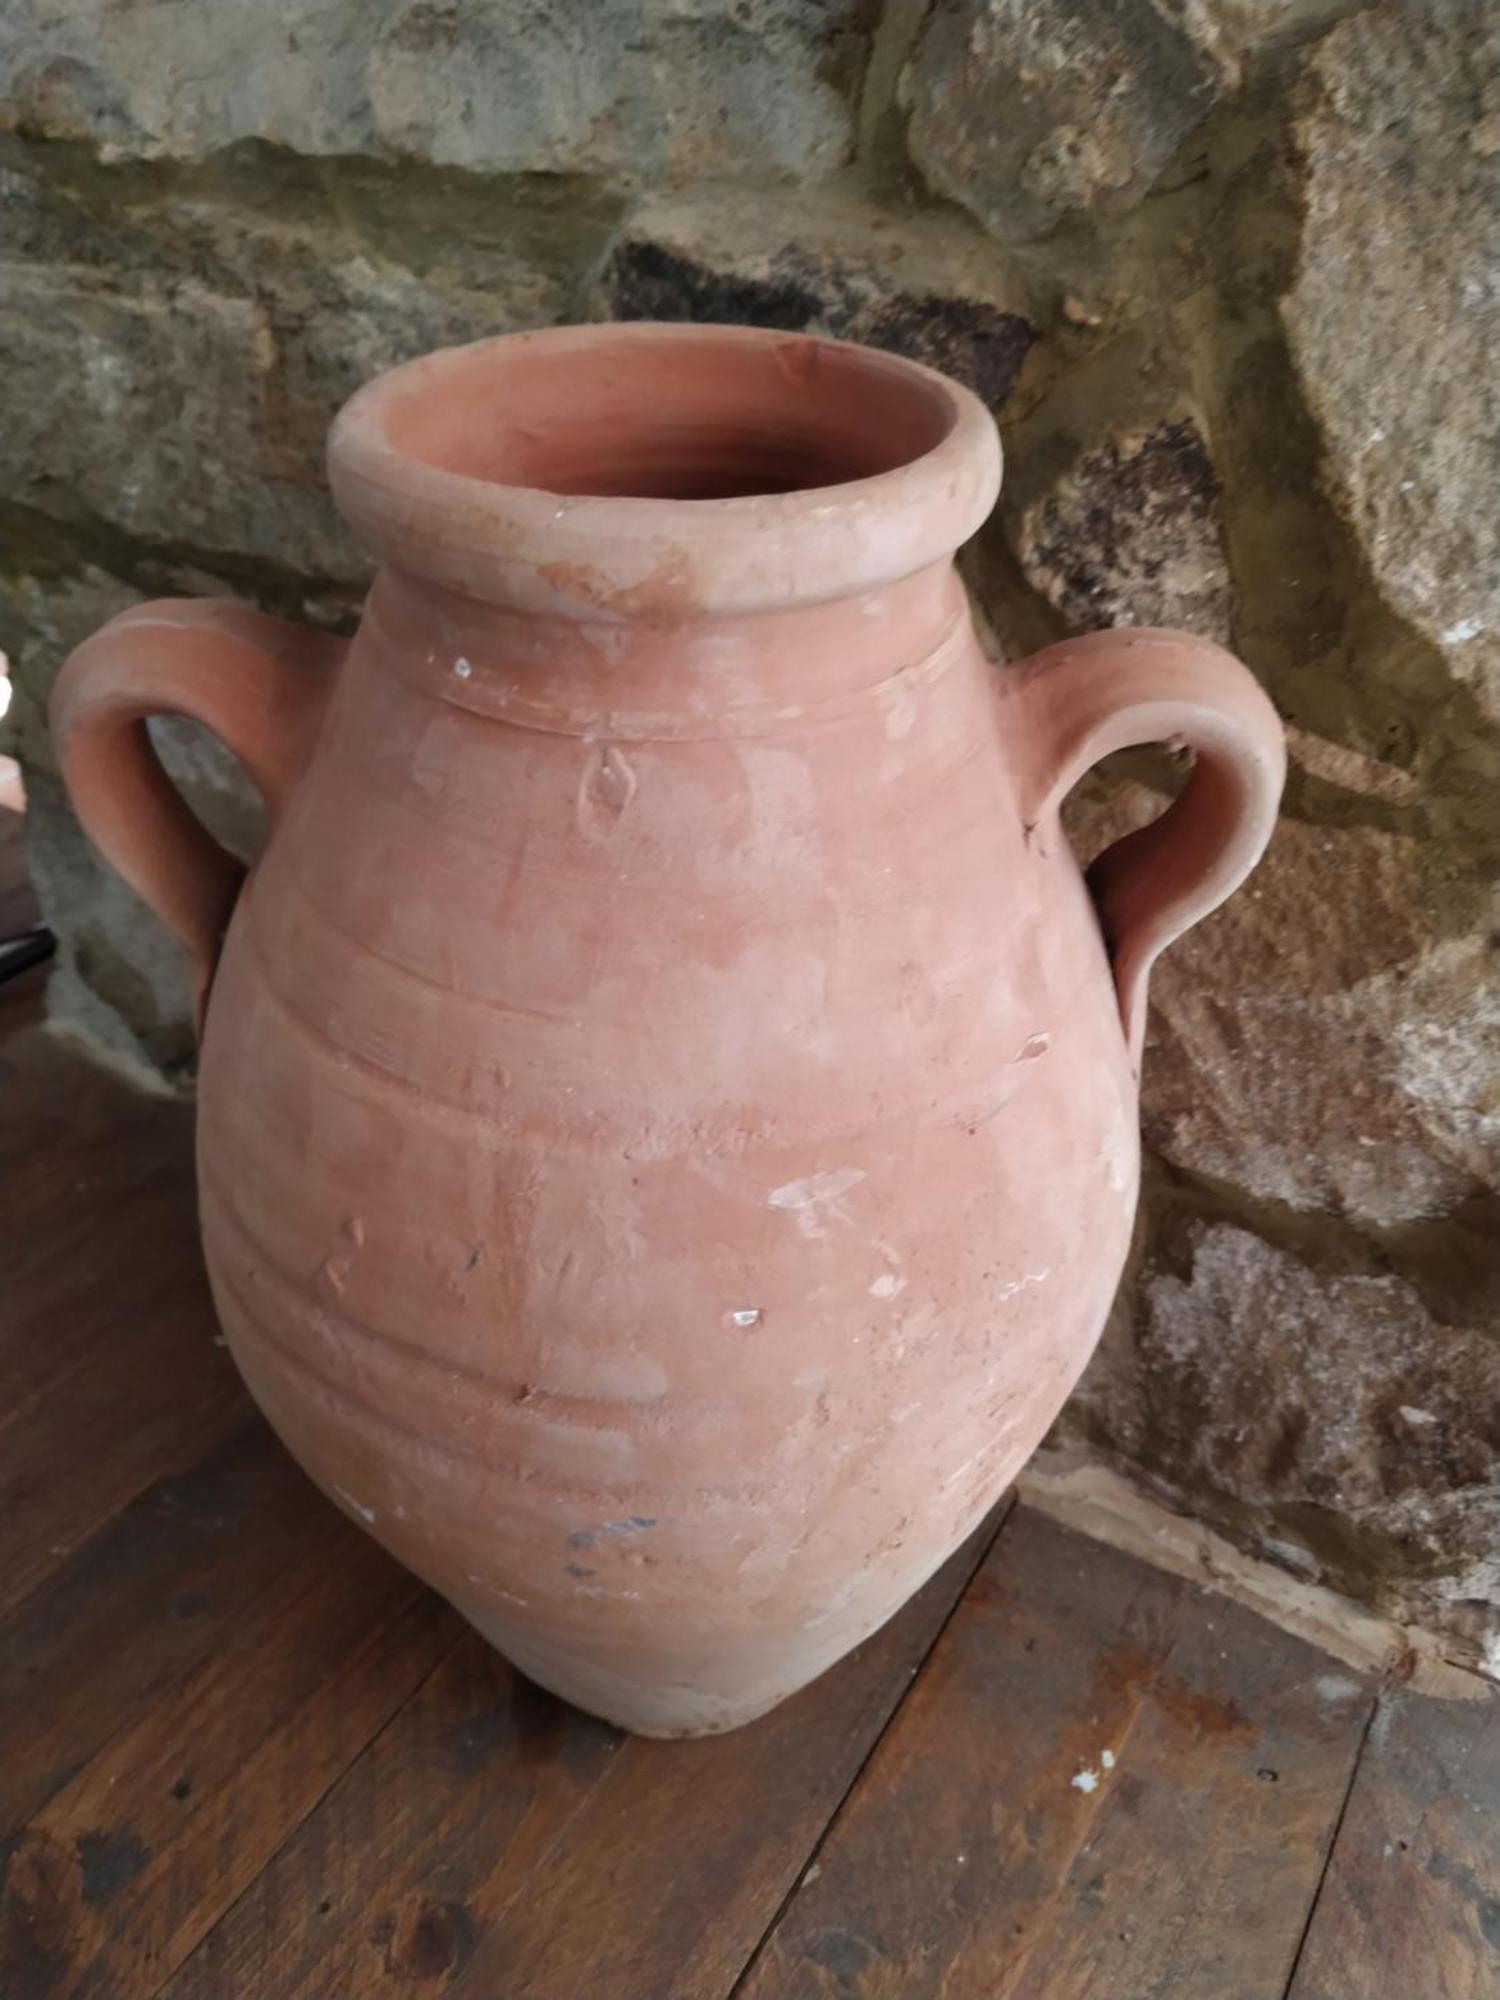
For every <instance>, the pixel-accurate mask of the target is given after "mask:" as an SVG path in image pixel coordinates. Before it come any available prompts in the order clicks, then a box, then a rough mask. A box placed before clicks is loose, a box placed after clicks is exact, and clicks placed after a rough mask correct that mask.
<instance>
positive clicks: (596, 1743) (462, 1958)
mask: <svg viewBox="0 0 1500 2000" xmlns="http://www.w3.org/2000/svg"><path fill="white" fill-rule="evenodd" d="M975 1553H976V1552H975V1551H972V1550H971V1551H968V1552H967V1561H968V1564H969V1566H970V1567H972V1563H973V1561H974V1559H975ZM966 1573H967V1572H966V1569H965V1558H964V1557H960V1558H958V1559H956V1560H955V1563H954V1565H953V1566H952V1567H951V1568H950V1569H948V1570H947V1571H945V1572H944V1574H943V1575H942V1576H941V1577H940V1578H937V1579H934V1581H933V1583H932V1584H931V1585H929V1586H928V1589H927V1591H926V1592H924V1593H923V1594H922V1595H921V1597H920V1598H919V1599H918V1600H917V1601H916V1602H914V1603H913V1604H912V1605H910V1606H908V1607H907V1610H906V1611H905V1612H904V1613H903V1614H902V1616H901V1617H900V1618H899V1619H897V1620H896V1621H894V1622H893V1624H892V1625H891V1626H889V1627H887V1628H886V1630H885V1632H883V1633H881V1634H879V1635H877V1636H876V1638H875V1639H874V1640H872V1641H871V1642H870V1643H869V1644H868V1645H867V1646H866V1647H863V1648H861V1649H860V1651H859V1653H858V1654H856V1655H855V1656H854V1657H853V1658H852V1659H850V1660H848V1661H846V1662H844V1663H843V1665H842V1666H841V1667H840V1668H838V1669H836V1670H835V1672H834V1673H833V1674H830V1675H828V1676H827V1677H825V1679H824V1680H823V1681H822V1682H820V1683H819V1684H818V1685H817V1686H816V1687H815V1688H812V1689H809V1690H808V1691H807V1692H806V1693H805V1694H804V1695H802V1696H801V1697H799V1698H798V1699H797V1700H796V1701H793V1702H791V1703H789V1704H787V1706H786V1707H785V1708H783V1709H782V1710H780V1711H778V1712H777V1715H776V1716H774V1717H771V1718H767V1720H766V1721H765V1722H764V1723H761V1724H758V1725H756V1726H755V1727H753V1728H751V1729H748V1730H743V1731H740V1732H737V1733H736V1734H734V1735H732V1736H727V1737H722V1738H718V1739H711V1740H708V1741H705V1742H699V1743H679V1744H666V1743H649V1742H644V1741H625V1740H624V1739H622V1738H621V1737H620V1736H619V1735H618V1733H617V1732H616V1731H614V1730H611V1729H609V1728H607V1727H606V1726H605V1725H604V1724H602V1723H598V1722H595V1721H592V1720H591V1719H590V1718H588V1717H586V1716H583V1715H580V1714H578V1713H577V1712H576V1711H574V1710H571V1709H569V1708H567V1707H566V1706H565V1705H564V1704H563V1703H561V1702H558V1701H555V1700H554V1699H553V1698H552V1697H551V1696H549V1695H546V1694H544V1693H542V1692H541V1691H540V1690H538V1689H536V1688H533V1687H531V1686H530V1685H529V1684H528V1683H527V1682H525V1681H524V1680H522V1679H521V1678H520V1677H519V1676H518V1675H516V1674H514V1673H513V1672H512V1671H511V1670H510V1669H509V1668H508V1667H506V1666H505V1664H504V1663H503V1662H502V1661H501V1660H499V1659H498V1658H497V1656H496V1655H495V1654H494V1653H492V1652H491V1651H490V1650H489V1649H488V1648H487V1647H486V1646H485V1645H484V1644H483V1642H482V1641H480V1640H479V1639H478V1638H471V1639H466V1640H465V1641H464V1642H463V1643H462V1644H461V1645H460V1646H459V1647H458V1648H457V1649H456V1650H455V1652H454V1653H453V1654H452V1656H451V1657H450V1658H449V1659H448V1660H447V1661H446V1662H445V1663H444V1666H443V1668H442V1669H441V1670H440V1671H439V1672H438V1673H436V1674H434V1675H433V1677H432V1679H431V1680H430V1681H429V1682H428V1683H427V1684H426V1685H425V1686H424V1687H423V1688H422V1690H421V1691H420V1693H419V1694H418V1696H417V1697H416V1698H415V1699H414V1700H413V1701H412V1702H411V1703H410V1704H409V1705H408V1706H407V1708H406V1709H405V1710H403V1711H402V1713H401V1714H400V1715H399V1716H398V1717H397V1718H396V1719H395V1720H394V1722H392V1724H391V1725H390V1727H389V1728H388V1729H386V1730H385V1731H384V1732H383V1733H382V1735H381V1736H380V1737H379V1738H378V1739H377V1740H376V1741H375V1742H374V1743H373V1744H372V1745H371V1747H370V1749H369V1750H368V1751H367V1752H366V1754H365V1755H364V1756H363V1757H362V1758H361V1759H360V1760H359V1762H358V1763H357V1764H356V1765H354V1766H353V1767H352V1768H351V1770H350V1771H348V1772H347V1773H346V1775H345V1776H344V1778H343V1779H342V1780H341V1781H340V1783H339V1784H338V1785H337V1786H336V1787H335V1788H334V1790H333V1791H332V1792H331V1793H330V1794H329V1796H328V1798H327V1799H326V1800H325V1801H324V1803H323V1805H322V1806H321V1807H320V1808H319V1809H318V1811H317V1812H316V1813H315V1814H314V1815H313V1816H312V1817H311V1818H310V1819H309V1820H308V1821H307V1822H306V1823H305V1825H304V1826H303V1827H302V1828H301V1829H300V1831H299V1832H298V1834H297V1835H296V1836H295V1837H294V1838H293V1839H292V1840H291V1841H290V1842H288V1844H287V1845H286V1847H285V1848H284V1849H283V1850H282V1852H281V1853H280V1854H278V1855H277V1856H276V1858H275V1860H274V1861H273V1862H272V1863H271V1865H270V1866H269V1867H268V1868H267V1869H266V1871H265V1872H264V1874H263V1875H262V1876H261V1877H260V1879H259V1880H258V1881H257V1882H256V1884H255V1885H254V1887H253V1889H252V1890H251V1891H250V1892H249V1893H248V1894H247V1895H246V1896H245V1897H243V1898H242V1899H241V1901H240V1902H239V1903H238V1904H237V1905H236V1907H235V1908H234V1909H233V1910H232V1911H231V1912H230V1913H229V1915H228V1916H227V1917H226V1918H225V1920H224V1921H223V1923H221V1924H220V1925H219V1927H218V1928H217V1930H215V1931H214V1932H213V1933H211V1935H210V1936H209V1938H208V1939H207V1941H206V1942H205V1944H204V1945H203V1946H202V1947H201V1948H200V1949H199V1951H198V1952H197V1953H196V1954H195V1955H194V1956H193V1957H192V1958H191V1959H190V1960H189V1961H188V1963H187V1965H186V1966H185V1967H184V1968H183V1970H182V1971H181V1972H180V1973H179V1974H178V1976H177V1978H176V1979H174V1980H173V1981H172V1982H171V1984H170V1985H169V1986H168V1988H167V1989H166V1993H165V1995H164V1996H163V2000H211V1996H218V1995H222V1994H225V1993H235V1994H254V1993H262V1992H264V1993H266V1994H274V1995H275V1996H276V2000H338V1996H348V2000H379V1996H384V1995H390V1996H392V2000H396V1996H403V2000H404V1996H406V1995H409V1994H410V1993H412V1992H413V1991H414V1990H418V1988H419V1985H420V1982H422V1981H424V1980H431V1981H433V1982H435V1983H438V1982H440V1983H441V1986H442V1990H443V1991H444V1992H445V1993H448V1994H452V1995H458V1994H485V1995H488V1994H494V1993H504V1994H505V1995H506V1996H507V2000H521V1996H523V1995H526V1994H545V1995H548V1996H559V1995H563V1994H569V1995H571V1994H574V1993H576V1994H578V1995H580V1996H582V1995H585V1994H590V1995H591V1994H595V1993H598V1994H600V1995H604V1994H607V1995H608V1996H609V2000H631V1996H632V1995H635V1994H641V1995H650V1996H652V2000H659V1996H661V1995H663V1994H666V1993H671V1994H673V1995H677V1994H681V1995H685V1996H687V1995H696V1994H704V1995H709V1994H714V1995H718V1994H722V1993H724V1992H726V1991H727V1989H728V1987H729V1985H730V1984H731V1983H732V1980H733V1978H734V1974H735V1972H736V1971H737V1970H738V1968H739V1966H740V1965H741V1964H742V1963H743V1961H744V1959H745V1957H746V1956H747V1955H748V1953H749V1951H750V1949H751V1947H752V1946H753V1944H754V1941H755V1938H756V1937H757V1936H758V1935H759V1934H760V1932H761V1930H763V1929H764V1927H765V1925H766V1923H767V1922H768V1921H769V1919H770V1917H771V1915H772V1914H773V1913H774V1911H775V1909H776V1907H777V1904H778V1903H779V1901H780V1899H781V1897H782V1896H783V1895H784V1894H785V1891H786V1889H787V1888H788V1887H789V1886H790V1884H791V1883H792V1882H793V1881H794V1880H795V1879H796V1874H797V1870H798V1868H799V1866H800V1864H801V1861H802V1859H803V1857H804V1856H805V1854H806V1852H807V1850H808V1848H809V1847H810V1845H811V1843H812V1841H813V1840H815V1839H816V1837H817V1834H818V1831H819V1829H820V1828H821V1826H822V1825H823V1823H824V1821H825V1820H826V1819H827V1816H828V1814H829V1812H830V1811H831V1810H832V1808H833V1805H834V1804H835V1803H836V1801H837V1799H838V1797H839V1796H840V1794H841V1792H842V1790H843V1788H844V1787H845V1786H847V1784H848V1782H849V1780H850V1778H851V1777H852V1775H853V1773H854V1771H855V1770H856V1769H857V1768H858V1764H859V1760H860V1759H861V1758H862V1757H863V1756H864V1754H865V1753H866V1752H867V1750H868V1748H869V1745H870V1744H871V1742H873V1740H874V1738H875V1737H876V1736H877V1735H878V1733H879V1730H880V1728H881V1726H882V1724H883V1722H884V1720H885V1719H886V1717H887V1716H888V1714H889V1712H890V1710H891V1708H892V1707H893V1706H894V1705H895V1703H896V1702H897V1701H898V1700H899V1699H900V1697H901V1694H902V1693H903V1692H904V1690H905V1688H906V1686H907V1684H908V1682H909V1680H910V1677H911V1674H912V1673H913V1672H914V1670H915V1668H916V1666H917V1664H918V1662H919V1661H920V1659H921V1656H922V1653H923V1651H924V1650H925V1648H926V1646H927V1644H929V1643H930V1641H931V1638H932V1635H933V1633H934V1632H935V1631H936V1629H937V1628H938V1627H939V1626H940V1624H941V1622H942V1619H943V1617H944V1616H945V1615H946V1613H947V1611H948V1609H949V1608H950V1607H951V1604H952V1602H953V1599H954V1597H955V1596H956V1594H957V1593H958V1591H959V1590H961V1588H962V1586H963V1581H964V1577H965V1575H966ZM708 1909H711V1910H712V1913H713V1914H712V1921H705V1912H706V1911H707V1910H708ZM338 1912H343V1913H345V1917H346V1921H343V1922H339V1921H330V1919H331V1918H333V1917H335V1916H336V1914H337V1913H338ZM356 1912H357V1916H354V1915H352V1913H356Z"/></svg>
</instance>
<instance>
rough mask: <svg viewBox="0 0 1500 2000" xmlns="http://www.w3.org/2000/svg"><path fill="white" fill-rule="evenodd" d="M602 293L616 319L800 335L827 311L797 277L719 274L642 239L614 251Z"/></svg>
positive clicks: (815, 295) (692, 260) (634, 240)
mask: <svg viewBox="0 0 1500 2000" xmlns="http://www.w3.org/2000/svg"><path fill="white" fill-rule="evenodd" d="M604 288H605V293H606V296H607V297H608V299H609V304H610V311H611V313H612V314H613V316H614V317H615V318H616V319H627V320H628V319H665V320H696V321H698V322H700V323H709V324H712V323H714V322H718V323H721V324H722V323H725V322H730V323H733V324H735V325H743V326H769V327H777V328H780V330H781V331H782V332H784V333H802V332H805V331H806V329H807V328H808V327H809V326H811V325H812V324H813V322H814V321H815V320H818V319H820V318H821V317H822V314H823V310H824V302H823V300H822V299H821V298H819V296H818V294H817V293H816V292H815V291H814V290H813V289H812V287H811V286H810V285H808V284H806V283H805V282H803V281H801V280H799V279H797V278H795V277H785V278H773V277H764V278H761V277H747V276H742V275H739V274H736V273H735V272H732V271H715V270H713V269H711V268H710V267H709V266H708V265H707V264H701V263H699V262H698V261H697V259H696V258H693V257H684V256H681V255H679V253H678V252H677V251H675V250H669V249H667V248H666V247H665V245H664V244H661V243H649V242H645V241H642V240H639V239H633V240H630V241H627V242H625V243H622V244H621V245H620V246H619V248H618V249H617V250H616V251H615V253H614V255H613V256H612V257H611V259H610V261H609V268H608V270H607V271H606V273H605V278H604Z"/></svg>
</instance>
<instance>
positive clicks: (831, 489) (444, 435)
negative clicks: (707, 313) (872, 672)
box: [330, 322, 999, 614]
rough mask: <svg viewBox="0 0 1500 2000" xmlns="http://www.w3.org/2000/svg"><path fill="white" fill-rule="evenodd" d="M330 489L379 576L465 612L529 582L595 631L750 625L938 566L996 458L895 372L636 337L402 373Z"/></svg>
mask: <svg viewBox="0 0 1500 2000" xmlns="http://www.w3.org/2000/svg"><path fill="white" fill-rule="evenodd" d="M330 471H331V476H332V480H333V484H334V489H335V493H336V495H337V497H338V500H339V503H340V505H341V507H342V508H343V510H344V512H345V514H346V515H347V516H348V517H349V519H350V521H351V523H352V525H353V526H354V527H355V529H356V530H357V531H359V532H360V533H361V534H362V535H363V537H364V539H365V540H366V541H368V542H371V543H373V545H374V546H375V548H376V549H377V551H378V552H379V553H380V554H381V555H383V556H385V557H386V558H387V559H388V560H390V561H392V562H394V563H397V564H398V565H400V566H401V567H404V568H407V569H409V570H414V571H416V572H417V573H418V574H426V575H429V576H433V577H434V578H435V580H438V581H441V582H444V583H447V584H449V585H453V586H456V587H458V588H460V589H463V590H465V591H466V592H467V593H468V594H471V595H476V596H479V597H481V598H492V599H495V600H496V601H516V598H517V593H518V591H519V592H520V595H521V598H522V599H523V600H525V601H529V600H530V599H532V598H534V597H535V596H537V594H538V579H539V583H540V594H542V595H546V594H548V593H549V592H550V593H552V594H556V593H557V592H558V591H559V590H560V591H561V594H562V596H563V597H564V598H565V599H568V600H570V601H572V600H577V601H581V602H582V603H584V604H589V605H592V606H594V607H595V608H596V609H598V610H602V611H604V612H605V613H606V614H608V613H609V612H611V611H613V612H615V613H620V612H622V611H624V612H629V611H636V612H640V611H643V610H652V609H665V608H668V607H669V605H670V603H672V602H678V603H679V604H680V605H681V607H682V608H683V609H689V608H692V607H693V606H694V605H696V606H697V607H698V608H704V609H712V608H717V609H727V608H740V609H755V608H768V607H769V606H771V605H773V604H775V603H778V602H792V603H795V602H806V601H808V600H809V599H810V598H827V597H834V596H839V595H843V594H846V593H848V592H849V591H850V590H853V589H858V588H860V587H864V586H868V585H870V584H873V583H879V582H886V581H891V580H894V579H895V578H896V577H899V576H901V575H903V574H909V573H910V572H911V571H913V570H915V569H917V568H919V567H922V566H924V565H925V564H926V563H927V562H930V561H932V560H935V559H937V558H938V557H940V556H942V555H948V554H951V553H952V551H953V549H954V548H955V547H956V546H957V545H958V543H959V542H960V541H962V540H963V539H964V538H965V537H966V536H967V535H968V534H970V533H972V531H973V529H974V528H975V527H977V526H978V525H979V521H980V520H982V518H983V517H984V515H985V514H986V513H987V512H988V510H989V507H990V506H991V505H992V504H993V501H994V497H995V493H996V491H997V490H998V484H999V447H998V441H997V439H996V436H995V430H994V424H993V421H992V420H991V418H990V416H989V414H988V412H987V411H986V410H985V409H984V406H983V405H982V404H981V403H979V402H978V400H977V398H975V397H974V396H972V395H971V394H970V393H969V392H968V391H967V390H966V389H963V388H962V387H960V385H959V384H957V383H955V382H952V381H949V380H948V379H947V378H946V377H944V376H942V375H939V374H937V373H936V372H935V371H933V370H931V369H928V368H925V367H922V366H921V365H920V364H918V363H916V362H912V361H908V360H905V359H904V358H902V357H899V356H896V355H891V354H887V353H883V352H880V351H877V350H875V349H871V348H864V347H858V346H855V345H853V344H851V343H848V342H843V341H833V340H823V339H819V338H816V337H814V336H810V335H792V334H786V333H779V332H774V331H769V330H766V329H759V328H748V327H718V326H697V325H687V324H684V325H665V324H664V325H657V324H652V323H640V322H637V323H627V324H620V325H612V326H598V327H564V328H555V329H549V330H546V331H544V332H538V333H528V334H514V335H508V336H502V337H501V338H499V339H496V340H488V341H479V342H476V343H475V344H474V345H472V346H469V347H462V348H450V349H447V350H444V351H442V352H440V353H437V354H433V355H429V356H427V357H425V358H424V359H422V360H420V361H415V362H410V363H407V364H406V365H405V366H403V367H400V368H396V369H393V370H392V371H391V372H390V373H389V374H387V375H383V376H381V377H379V378H378V379H377V380H376V381H374V382H373V383H371V384H370V385H369V387H368V388H366V389H364V390H361V391H360V393H359V394H358V395H357V396H355V397H354V399H353V400H352V401H351V402H350V403H349V404H348V405H347V406H346V408H345V409H344V411H343V412H342V413H341V415H340V417H339V420H338V423H337V424H336V426H335V429H334V435H333V440H332V445H331V448H330ZM793 543H796V544H798V545H799V547H800V549H801V553H802V559H799V558H798V555H797V551H796V550H794V548H793V546H792V545H793ZM807 558H811V559H813V560H821V562H822V565H823V569H824V575H823V578H822V581H821V582H820V583H817V584H816V585H815V586H814V584H813V580H812V579H811V578H810V577H807V578H804V575H803V571H804V569H805V566H806V559H807ZM580 562H582V563H584V564H585V565H586V566H587V567H588V568H589V569H590V574H589V575H588V576H584V575H583V574H581V573H578V574H574V575H572V576H571V577H569V576H568V575H567V574H566V572H568V571H569V570H573V571H577V570H578V565H579V564H580ZM527 572H529V573H530V582H528V578H527V574H526V573H527ZM652 578H654V579H655V581H654V582H653V581H652ZM658 600H660V601H658Z"/></svg>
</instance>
